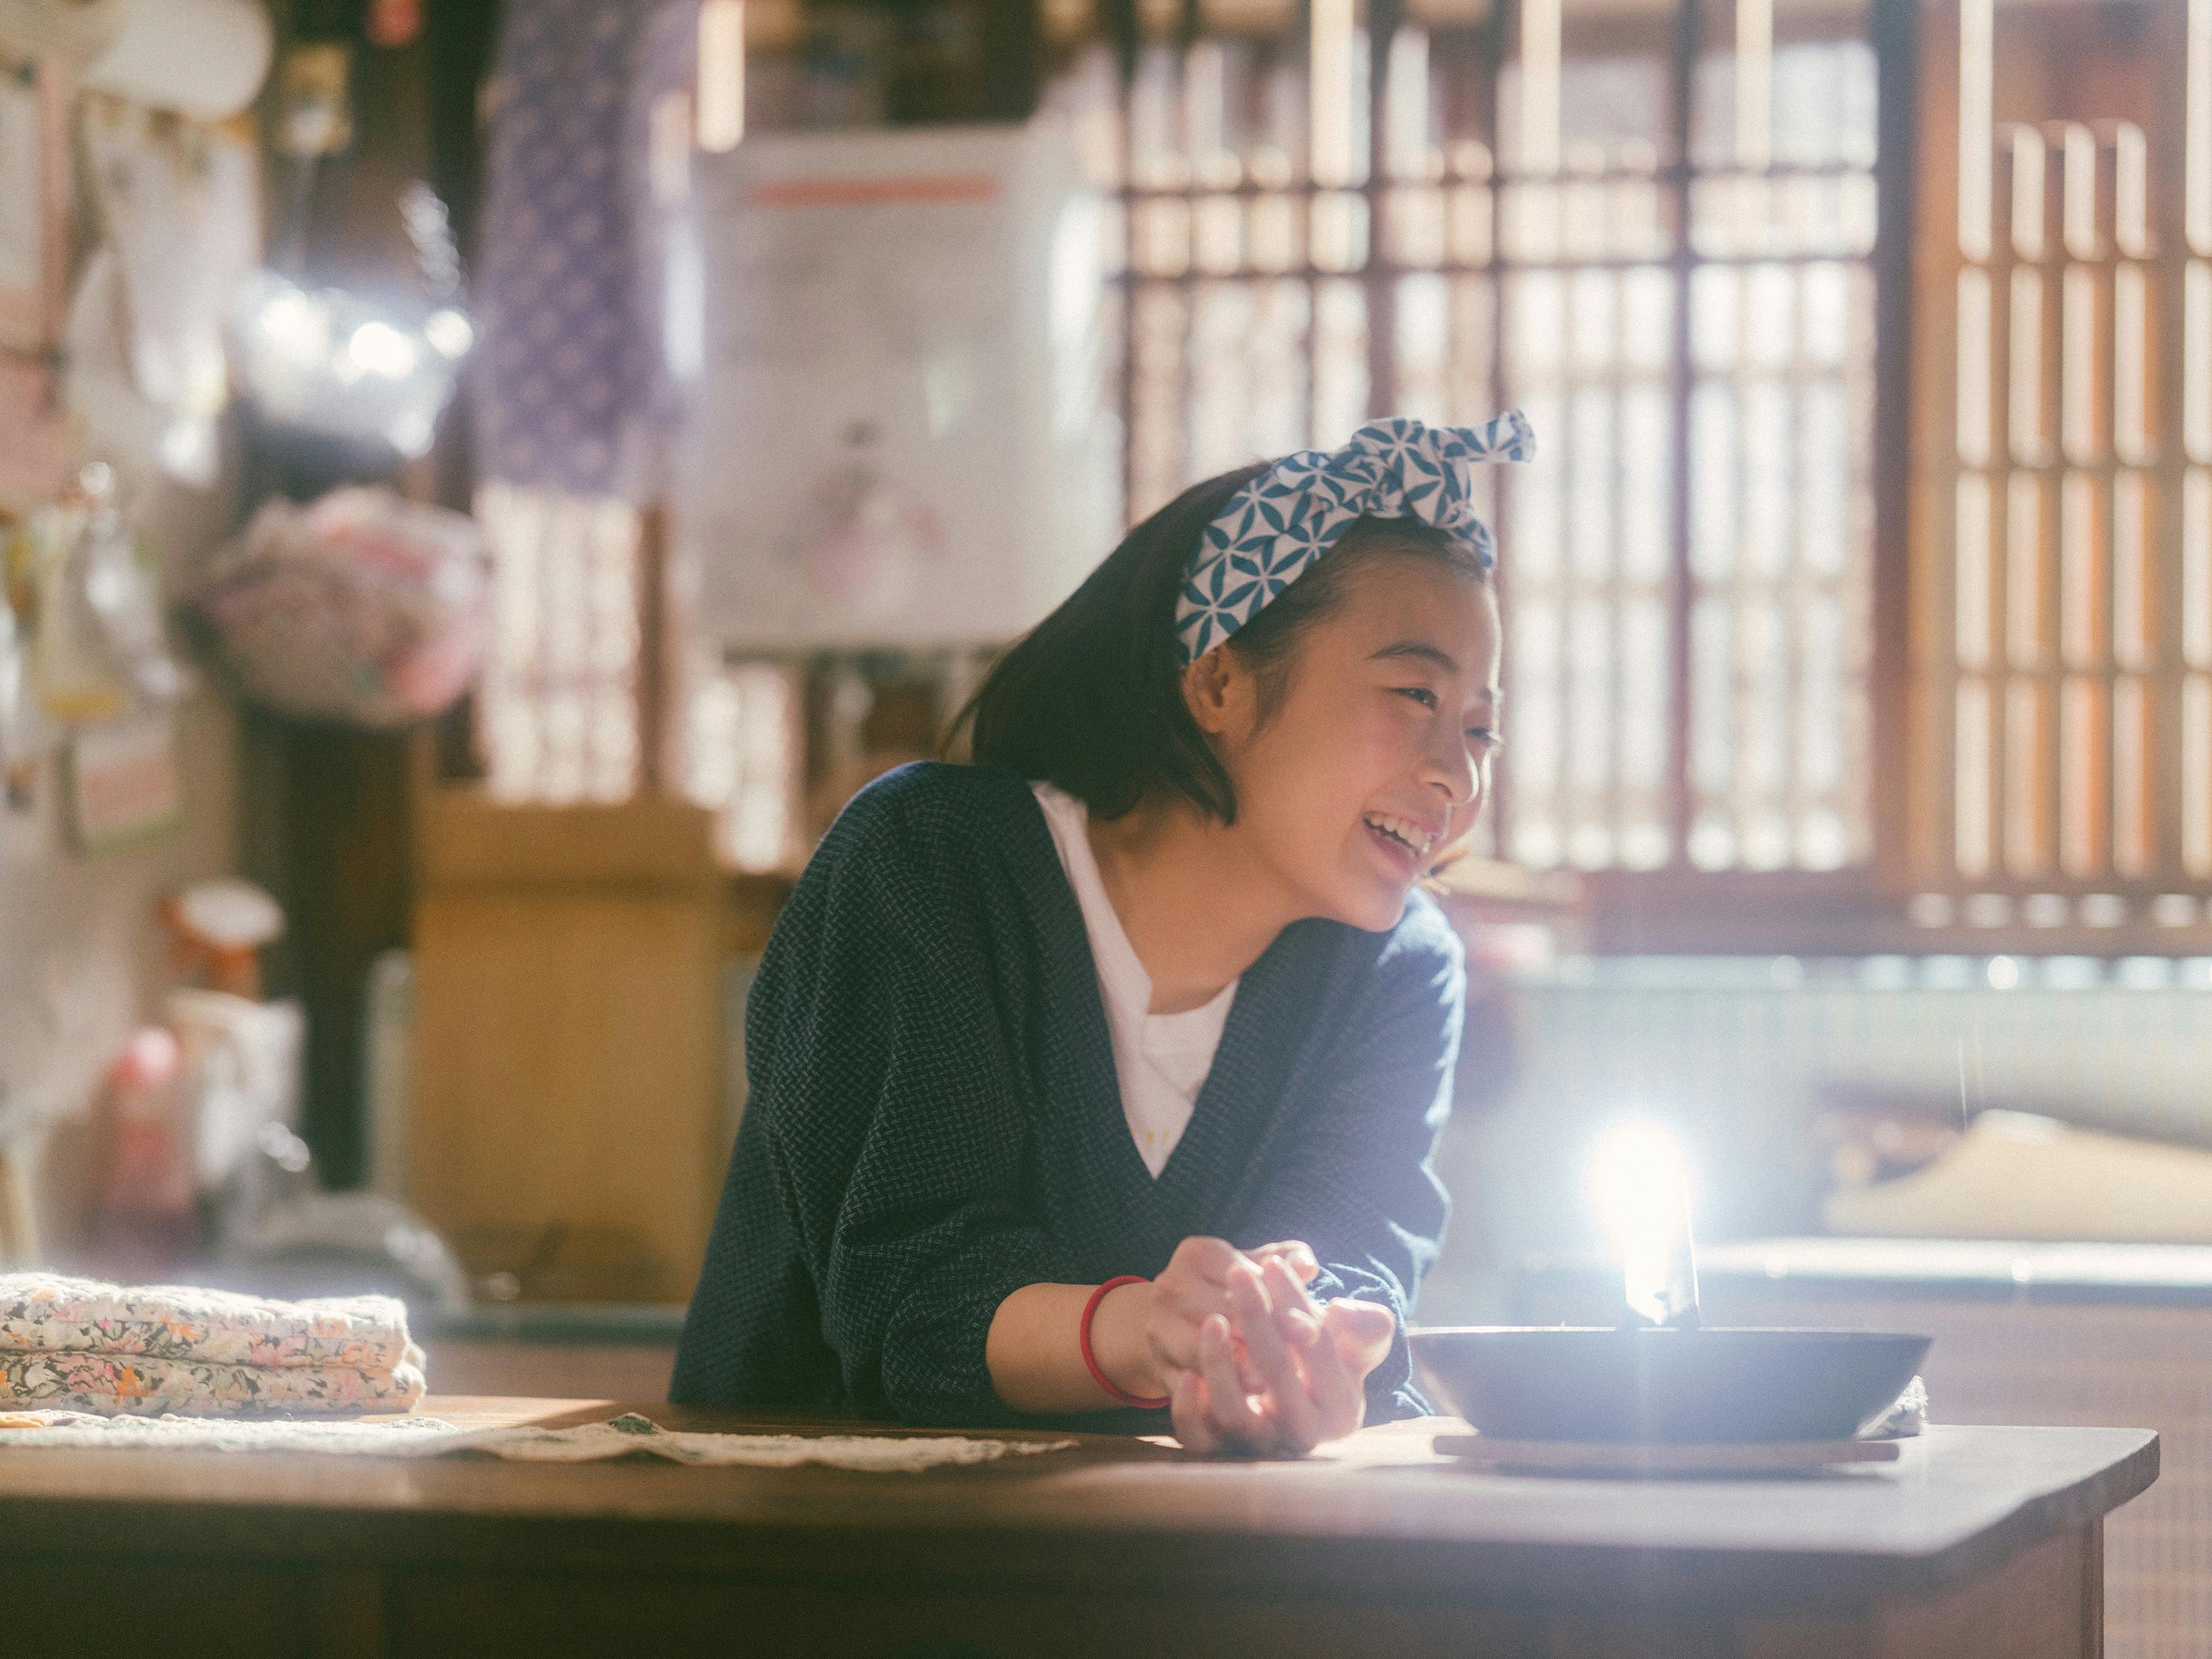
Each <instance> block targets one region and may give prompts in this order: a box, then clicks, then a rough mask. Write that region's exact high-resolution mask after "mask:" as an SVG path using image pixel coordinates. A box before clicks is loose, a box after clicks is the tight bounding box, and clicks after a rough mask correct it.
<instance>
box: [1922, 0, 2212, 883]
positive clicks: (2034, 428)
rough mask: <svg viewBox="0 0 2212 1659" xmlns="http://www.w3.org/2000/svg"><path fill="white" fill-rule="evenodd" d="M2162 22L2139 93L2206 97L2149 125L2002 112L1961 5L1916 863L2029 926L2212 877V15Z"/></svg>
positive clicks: (2156, 6) (2205, 11)
mask: <svg viewBox="0 0 2212 1659" xmlns="http://www.w3.org/2000/svg"><path fill="white" fill-rule="evenodd" d="M2142 15H2143V17H2144V19H2145V27H2144V31H2143V34H2142V41H2143V43H2144V44H2143V46H2142V47H2141V48H2139V57H2138V60H2137V64H2136V67H2137V68H2138V69H2139V70H2140V73H2141V76H2142V84H2143V85H2146V86H2148V85H2154V84H2155V83H2157V82H2160V81H2161V80H2163V79H2165V77H2167V76H2179V80H2180V81H2181V82H2182V84H2181V86H2180V87H2179V88H2174V89H2173V90H2175V91H2177V92H2178V93H2179V96H2177V97H2171V98H2154V99H2153V100H2151V105H2150V107H2151V111H2152V113H2153V116H2154V119H2152V120H2150V121H2145V120H2142V119H2138V118H2130V117H2129V116H2124V115H2118V114H2116V115H2115V116H2113V117H2112V118H2096V119H2079V118H2064V119H2043V118H2035V119H2030V120H2021V119H2016V118H2010V119H2008V118H2004V117H2005V116H2006V115H2007V114H2008V113H2010V114H2013V115H2018V114H2020V113H2021V112H2020V111H2016V110H2015V111H2011V112H2007V111H2005V110H2004V109H2002V107H2001V106H2000V100H2001V97H2002V93H2003V91H2004V88H2002V87H2001V86H2000V85H1999V83H1998V78H1997V71H1996V65H1997V64H1998V62H1999V57H1998V28H1999V25H2000V21H2001V20H2000V19H1999V17H1998V15H1996V12H1995V11H1994V9H1993V8H1992V6H1991V4H1990V0H1964V3H1963V4H1962V6H1961V8H1960V14H1959V27H1958V36H1957V39H1958V43H1959V52H1958V74H1959V80H1958V88H1959V103H1958V108H1959V133H1960V140H1959V149H1958V174H1957V179H1958V185H1957V205H1958V219H1957V235H1956V239H1955V240H1956V254H1955V283H1956V289H1955V292H1956V296H1957V297H1956V308H1955V318H1956V343H1957V350H1956V362H1955V366H1954V368H1952V374H1954V377H1955V378H1954V395H1953V397H1952V398H1951V400H1950V402H1951V409H1952V412H1953V413H1954V416H1955V435H1954V438H1953V439H1952V441H1950V442H1949V443H1948V445H1946V446H1945V448H1944V450H1943V451H1942V452H1939V453H1942V455H1943V458H1944V459H1945V460H1946V461H1947V462H1948V465H1943V466H1942V467H1941V468H1940V469H1939V477H1938V478H1937V479H1936V485H1937V491H1936V494H1937V499H1938V500H1939V501H1942V503H1943V505H1944V506H1945V507H1948V529H1949V532H1950V533H1949V535H1948V538H1947V544H1938V545H1937V546H1936V547H1935V548H1933V549H1931V551H1934V552H1937V553H1939V554H1940V553H1941V552H1943V551H1946V550H1948V554H1949V558H1948V561H1947V562H1945V561H1939V563H1942V564H1944V565H1945V566H1946V568H1947V574H1948V583H1947V584H1943V586H1947V587H1948V592H1936V594H1935V595H1934V597H1935V598H1936V599H1938V600H1939V601H1940V602H1941V603H1940V604H1939V605H1936V606H1935V607H1932V608H1931V609H1930V611H1929V619H1930V620H1929V628H1928V633H1929V635H1930V638H1929V642H1928V645H1927V648H1926V655H1925V658H1924V659H1925V660H1927V661H1928V662H1929V664H1930V667H1929V670H1928V671H1927V672H1928V673H1929V678H1930V679H1931V680H1932V682H1933V683H1932V684H1923V687H1922V692H1923V697H1924V700H1925V701H1924V703H1923V707H1924V708H1926V709H1927V711H1928V714H1927V717H1926V718H1927V720H1928V725H1927V728H1926V736H1927V738H1929V739H1930V740H1931V741H1930V742H1929V752H1930V755H1931V758H1932V760H1933V762H1934V764H1933V765H1932V766H1931V767H1930V768H1929V775H1930V777H1931V778H1933V777H1941V776H1944V775H1948V779H1949V781H1950V785H1951V787H1950V788H1949V790H1948V799H1947V798H1946V792H1943V791H1942V790H1939V789H1936V788H1933V787H1929V789H1928V798H1927V799H1925V800H1924V802H1923V806H1922V812H1923V817H1924V820H1925V822H1926V823H1927V824H1928V825H1929V833H1927V834H1926V835H1924V836H1923V837H1922V838H1921V839H1920V841H1919V843H1918V845H1917V848H1916V854H1917V862H1918V864H1919V865H1920V866H1921V873H1923V875H1924V876H1925V878H1926V879H1927V880H1928V882H1929V885H1931V886H1932V887H1936V888H1939V889H1944V890H1953V891H1969V892H1972V893H1974V894H1975V895H1976V897H1975V898H1974V899H1973V900H1972V901H1971V902H1973V903H1977V904H1978V905H1980V906H1981V907H1982V908H1984V909H1987V910H1990V911H1992V912H1994V911H1995V910H1996V909H1997V908H2001V907H2008V906H2016V907H2017V908H2018V909H2019V910H2020V911H2021V913H2022V915H2023V916H2024V919H2025V920H2027V921H2031V922H2034V921H2039V920H2044V921H2051V922H2055V921H2059V920H2061V919H2062V918H2068V917H2070V916H2071V915H2073V914H2074V913H2075V912H2078V913H2079V914H2080V915H2081V919H2082V920H2084V921H2090V922H2092V923H2097V922H2100V921H2101V922H2102V923H2104V924H2105V925H2112V923H2115V922H2117V921H2120V920H2122V919H2123V918H2125V917H2130V916H2132V915H2135V914H2136V912H2138V911H2139V912H2141V913H2142V915H2144V916H2146V917H2147V918H2148V919H2149V920H2151V921H2154V922H2162V923H2166V924H2171V925H2186V924H2188V923H2190V922H2192V921H2197V919H2198V917H2199V915H2200V908H2199V902H2198V899H2197V896H2196V895H2197V893H2201V892H2202V890H2203V887H2204V885H2205V884H2206V883H2207V882H2208V881H2212V0H2180V3H2175V0H2143V4H2142ZM2006 26H2007V27H2011V25H2010V24H2009V23H2007V24H2006ZM2177 34H2179V36H2180V37H2181V39H2180V40H2179V42H2177V40H2176V38H2175V37H2176V35H2177ZM2175 44H2180V45H2181V46H2182V47H2183V49H2182V50H2181V51H2179V52H2170V51H2168V50H2166V47H2168V46H2172V45H2175ZM2173 110H2178V111H2179V116H2180V126H2181V131H2179V132H2177V131H2172V130H2171V126H2172V123H2171V122H2170V121H2165V122H2163V123H2161V122H2160V120H2159V119H2158V118H2159V117H2161V116H2163V115H2164V114H2165V112H2167V111H2173ZM1945 621H1948V628H1946V627H1944V626H1943V625H1942V624H1943V623H1944V622H1945ZM2192 890H2194V891H2192ZM2030 911H2033V912H2036V913H2037V914H2035V915H2027V914H2026V913H2027V912H2030ZM2091 911H2095V912H2097V914H2096V915H2091V914H2089V913H2090V912H2091ZM2044 913H2048V915H2044Z"/></svg>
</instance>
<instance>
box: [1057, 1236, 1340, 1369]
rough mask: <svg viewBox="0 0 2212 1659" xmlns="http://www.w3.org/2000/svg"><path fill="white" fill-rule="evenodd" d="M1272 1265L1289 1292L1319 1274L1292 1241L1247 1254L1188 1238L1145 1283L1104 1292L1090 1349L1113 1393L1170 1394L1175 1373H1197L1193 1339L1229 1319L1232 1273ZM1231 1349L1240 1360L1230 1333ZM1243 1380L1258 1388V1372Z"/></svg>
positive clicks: (1221, 1242)
mask: <svg viewBox="0 0 2212 1659" xmlns="http://www.w3.org/2000/svg"><path fill="white" fill-rule="evenodd" d="M1268 1261H1279V1263H1280V1264H1281V1265H1282V1267H1284V1268H1285V1270H1286V1271H1287V1273H1289V1275H1290V1277H1291V1283H1292V1285H1293V1287H1302V1286H1304V1285H1307V1284H1310V1282H1311V1281H1312V1279H1313V1277H1314V1275H1315V1274H1316V1273H1319V1272H1320V1271H1321V1264H1320V1263H1319V1262H1317V1261H1315V1260H1314V1254H1313V1252H1312V1251H1311V1250H1310V1249H1307V1248H1306V1247H1305V1246H1304V1244H1301V1243H1297V1242H1296V1241H1295V1240H1293V1241H1289V1242H1285V1243H1279V1244H1262V1245H1261V1246H1260V1247H1259V1249H1255V1250H1252V1251H1250V1252H1249V1253H1248V1252H1246V1251H1243V1250H1240V1249H1237V1247H1236V1246H1235V1245H1233V1244H1231V1243H1229V1241H1228V1240H1227V1239H1224V1238H1203V1237H1194V1238H1186V1239H1185V1240H1183V1242H1182V1243H1180V1244H1178V1245H1176V1250H1175V1254H1174V1255H1172V1256H1170V1257H1169V1258H1168V1265H1167V1266H1166V1267H1165V1268H1164V1269H1163V1270H1162V1271H1161V1273H1160V1274H1159V1276H1158V1278H1157V1279H1153V1280H1152V1282H1151V1283H1150V1284H1147V1285H1123V1286H1121V1288H1120V1289H1119V1290H1114V1291H1108V1292H1107V1293H1106V1295H1105V1297H1104V1299H1103V1300H1102V1301H1101V1302H1100V1303H1099V1304H1098V1309H1097V1312H1096V1313H1095V1314H1094V1315H1093V1316H1092V1317H1091V1352H1092V1353H1094V1354H1095V1355H1097V1359H1098V1364H1099V1368H1100V1369H1101V1370H1103V1371H1104V1372H1105V1373H1106V1375H1107V1376H1109V1377H1111V1378H1113V1380H1114V1383H1115V1387H1117V1388H1120V1389H1126V1390H1127V1392H1129V1393H1131V1394H1133V1395H1144V1396H1148V1397H1149V1396H1152V1395H1164V1394H1169V1393H1170V1392H1172V1390H1173V1389H1174V1386H1175V1379H1176V1375H1177V1374H1178V1373H1180V1372H1183V1371H1188V1370H1195V1369H1197V1366H1198V1364H1199V1333H1200V1331H1201V1330H1202V1329H1203V1328H1204V1327H1205V1325H1206V1321H1207V1320H1208V1319H1209V1318H1213V1317H1217V1316H1218V1317H1221V1318H1231V1316H1232V1315H1233V1314H1234V1312H1235V1304H1234V1303H1233V1302H1232V1301H1231V1297H1230V1283H1231V1273H1233V1272H1234V1271H1235V1270H1236V1268H1237V1267H1238V1266H1239V1264H1243V1266H1244V1267H1247V1268H1248V1269H1249V1268H1251V1267H1260V1266H1263V1265H1264V1264H1266V1263H1267V1262H1268ZM1300 1294H1301V1295H1303V1294H1304V1292H1303V1290H1301V1291H1300ZM1307 1305H1308V1306H1309V1307H1310V1306H1311V1305H1312V1304H1311V1303H1310V1301H1309V1302H1308V1304H1307ZM1231 1328H1232V1331H1233V1330H1234V1323H1233V1321H1232V1327H1231ZM1230 1346H1231V1351H1232V1352H1233V1353H1234V1355H1235V1357H1236V1358H1237V1360H1238V1361H1239V1362H1242V1361H1243V1358H1245V1345H1244V1340H1243V1338H1242V1337H1239V1336H1236V1335H1234V1334H1232V1335H1231V1339H1230ZM1249 1380H1250V1381H1251V1383H1252V1386H1253V1387H1254V1388H1255V1389H1258V1388H1259V1387H1260V1386H1261V1384H1260V1381H1259V1378H1258V1376H1257V1375H1256V1373H1255V1374H1252V1375H1251V1376H1250V1379H1249Z"/></svg>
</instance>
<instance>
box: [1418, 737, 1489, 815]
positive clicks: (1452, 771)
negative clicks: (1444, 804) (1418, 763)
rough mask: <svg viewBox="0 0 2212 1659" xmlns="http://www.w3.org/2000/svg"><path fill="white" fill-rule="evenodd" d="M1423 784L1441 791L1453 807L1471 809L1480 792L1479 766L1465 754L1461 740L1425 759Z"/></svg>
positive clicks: (1471, 757) (1469, 755) (1472, 756)
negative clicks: (1425, 768)
mask: <svg viewBox="0 0 2212 1659" xmlns="http://www.w3.org/2000/svg"><path fill="white" fill-rule="evenodd" d="M1426 781H1427V782H1429V783H1431V784H1432V785H1434V786H1435V787H1437V789H1439V790H1441V791H1442V792H1443V797H1444V799H1446V800H1448V801H1449V802H1450V803H1451V805H1453V806H1455V807H1460V806H1466V805H1471V804H1472V803H1473V802H1474V799H1475V798H1476V796H1477V795H1479V794H1480V793H1481V790H1482V763H1481V762H1480V760H1478V759H1477V758H1476V757H1474V755H1471V754H1469V753H1468V747H1467V744H1466V743H1465V742H1464V741H1463V740H1462V741H1460V742H1455V743H1454V744H1451V745H1450V746H1449V748H1448V749H1447V748H1443V747H1442V746H1441V745H1440V747H1439V752H1437V753H1433V754H1431V756H1430V757H1428V765H1427V778H1426Z"/></svg>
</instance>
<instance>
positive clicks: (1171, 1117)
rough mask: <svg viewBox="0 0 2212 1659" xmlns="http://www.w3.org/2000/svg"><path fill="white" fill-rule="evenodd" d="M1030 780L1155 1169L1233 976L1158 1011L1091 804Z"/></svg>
mask: <svg viewBox="0 0 2212 1659" xmlns="http://www.w3.org/2000/svg"><path fill="white" fill-rule="evenodd" d="M1030 788H1031V789H1033V790H1034V791H1036V798H1037V804H1038V805H1040V806H1042V807H1043V808H1044V821H1045V823H1047V824H1048V826H1049V827H1050V828H1051V830H1052V841H1053V845H1054V847H1055V848H1058V849H1059V852H1060V867H1061V868H1062V869H1064V870H1066V872H1067V884H1068V885H1069V886H1070V887H1073V889H1074V890H1075V897H1076V902H1078V903H1079V904H1080V905H1081V906H1082V907H1083V927H1084V931H1085V933H1088V934H1089V935H1090V937H1091V961H1092V963H1095V964H1096V966H1097V970H1098V991H1099V995H1100V997H1101V998H1102V999H1103V1001H1104V1002H1105V1005H1106V1030H1107V1035H1108V1036H1110V1037H1111V1038H1112V1039H1113V1043H1114V1072H1115V1076H1116V1077H1117V1078H1118V1079H1120V1081H1121V1115H1122V1116H1124V1117H1126V1118H1127V1120H1128V1121H1129V1133H1130V1136H1131V1137H1132V1139H1134V1140H1135V1142H1136V1144H1137V1155H1138V1156H1139V1158H1143V1159H1144V1160H1145V1167H1146V1169H1148V1170H1151V1171H1152V1174H1153V1175H1154V1176H1158V1174H1159V1172H1160V1171H1161V1170H1163V1169H1164V1168H1166V1167H1167V1161H1168V1155H1169V1154H1170V1152H1174V1151H1175V1149H1176V1142H1177V1141H1179V1140H1181V1139H1182V1132H1183V1131H1184V1130H1185V1129H1187V1128H1188V1127H1190V1114H1191V1109H1192V1108H1193V1107H1194V1105H1195V1104H1196V1103H1197V1101H1198V1091H1199V1090H1200V1089H1201V1088H1202V1087H1204V1086H1205V1084H1206V1073H1208V1072H1210V1071H1212V1069H1213V1051H1214V1050H1215V1049H1216V1048H1219V1047H1220V1046H1221V1028H1222V1026H1223V1025H1225V1024H1227V1022H1228V1019H1229V1005H1230V1004H1231V1002H1232V1001H1234V1000H1236V996H1237V981H1235V980H1231V981H1230V982H1229V983H1228V984H1227V985H1226V986H1225V987H1223V988H1222V990H1221V993H1220V994H1218V996H1216V997H1215V998H1214V999H1213V1000H1212V1001H1211V1002H1209V1003H1207V1004H1206V1005H1205V1006H1203V1007H1200V1008H1193V1009H1191V1010H1190V1011H1189V1012H1187V1013H1181V1014H1156V1013H1153V1012H1152V975H1149V974H1147V973H1146V971H1145V964H1144V963H1142V962H1140V961H1139V960H1138V959H1137V951H1136V948H1135V947H1134V946H1133V945H1131V944H1130V943H1129V936H1128V934H1127V933H1124V932H1123V931H1122V930H1121V917H1120V916H1118V915H1115V913H1114V902H1113V901H1112V900H1111V899H1109V898H1108V897H1107V896H1106V884H1105V883H1104V882H1103V881H1101V880H1100V879H1099V877H1098V860H1097V859H1096V858H1095V857H1093V856H1092V854H1091V836H1090V834H1089V833H1088V825H1089V823H1090V820H1091V814H1090V811H1089V809H1087V808H1086V807H1085V805H1084V804H1083V803H1082V802H1081V801H1079V800H1078V799H1075V797H1073V795H1070V794H1067V793H1064V792H1062V791H1060V790H1058V789H1055V788H1054V787H1052V786H1051V785H1050V784H1048V783H1032V784H1031V785H1030Z"/></svg>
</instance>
